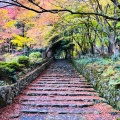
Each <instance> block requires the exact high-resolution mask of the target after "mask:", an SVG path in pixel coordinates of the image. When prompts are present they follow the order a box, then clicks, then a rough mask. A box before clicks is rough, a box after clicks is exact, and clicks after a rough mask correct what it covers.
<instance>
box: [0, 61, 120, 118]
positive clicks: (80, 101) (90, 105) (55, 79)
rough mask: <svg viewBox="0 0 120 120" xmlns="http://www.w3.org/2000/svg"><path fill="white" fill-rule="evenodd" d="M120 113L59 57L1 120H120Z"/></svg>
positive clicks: (1, 113)
mask: <svg viewBox="0 0 120 120" xmlns="http://www.w3.org/2000/svg"><path fill="white" fill-rule="evenodd" d="M116 118H120V112H119V111H116V110H114V109H113V108H112V107H111V106H110V105H107V104H106V103H105V99H103V98H101V97H99V95H98V93H97V92H95V90H94V89H93V88H92V86H91V84H90V83H88V82H87V81H86V80H85V78H84V77H83V76H82V75H79V74H78V73H77V72H76V71H75V70H74V68H73V67H72V66H71V65H70V64H69V63H68V62H67V61H65V60H57V61H56V62H54V63H53V64H51V65H50V67H49V68H48V69H47V70H46V71H44V72H43V73H42V75H40V76H39V77H38V78H37V79H36V80H35V81H33V82H32V83H31V84H30V85H29V86H28V87H26V89H25V90H23V91H22V92H21V94H20V95H19V96H17V97H16V98H15V100H14V103H13V104H11V105H8V106H7V107H5V108H2V109H0V120H116Z"/></svg>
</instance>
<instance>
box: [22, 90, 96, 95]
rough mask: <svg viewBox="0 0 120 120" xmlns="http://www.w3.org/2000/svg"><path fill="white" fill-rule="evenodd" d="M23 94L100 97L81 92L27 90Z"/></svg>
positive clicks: (93, 93)
mask: <svg viewBox="0 0 120 120" xmlns="http://www.w3.org/2000/svg"><path fill="white" fill-rule="evenodd" d="M21 93H22V94H25V95H29V96H37V95H38V96H43V95H44V96H50V95H56V96H58V95H59V96H98V93H96V92H79V91H77V92H76V91H65V92H62V91H52V92H51V91H41V92H40V91H32V90H31V91H30V90H27V91H26V92H24V91H23V92H21Z"/></svg>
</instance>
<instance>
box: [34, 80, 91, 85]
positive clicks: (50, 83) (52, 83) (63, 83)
mask: <svg viewBox="0 0 120 120" xmlns="http://www.w3.org/2000/svg"><path fill="white" fill-rule="evenodd" d="M36 84H40V85H42V84H44V85H54V84H59V85H91V84H90V83H86V82H85V83H83V82H79V83H72V82H71V83H69V82H59V81H54V82H41V81H40V82H36Z"/></svg>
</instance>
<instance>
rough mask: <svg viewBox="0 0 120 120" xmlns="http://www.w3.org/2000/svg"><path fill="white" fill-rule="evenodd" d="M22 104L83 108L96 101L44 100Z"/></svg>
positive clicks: (23, 103)
mask: <svg viewBox="0 0 120 120" xmlns="http://www.w3.org/2000/svg"><path fill="white" fill-rule="evenodd" d="M21 105H24V106H32V107H60V108H61V107H75V108H76V107H79V108H83V107H89V106H93V105H94V103H93V102H81V101H79V102H77V101H75V102H74V101H67V102H65V101H62V102H59V101H51V102H44V101H36V102H35V101H25V102H22V103H21Z"/></svg>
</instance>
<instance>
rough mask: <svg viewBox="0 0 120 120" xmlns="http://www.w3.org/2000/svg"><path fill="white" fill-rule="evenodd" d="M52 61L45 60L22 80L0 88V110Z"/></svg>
mask: <svg viewBox="0 0 120 120" xmlns="http://www.w3.org/2000/svg"><path fill="white" fill-rule="evenodd" d="M52 61H53V59H52V58H51V59H49V60H45V61H43V62H42V63H41V66H40V67H37V68H36V69H34V70H33V71H31V72H29V73H27V74H26V75H25V76H24V77H23V78H21V79H19V80H17V82H16V83H15V84H12V85H6V86H2V87H0V108H1V107H4V106H6V105H7V104H10V103H12V102H13V99H14V97H15V96H17V95H19V93H20V92H21V90H23V89H24V88H25V87H26V86H27V85H29V84H30V83H31V82H32V81H33V80H35V79H36V78H37V77H38V76H39V75H40V74H41V73H42V72H43V71H44V70H45V68H46V67H47V66H49V64H50V63H51V62H52Z"/></svg>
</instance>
